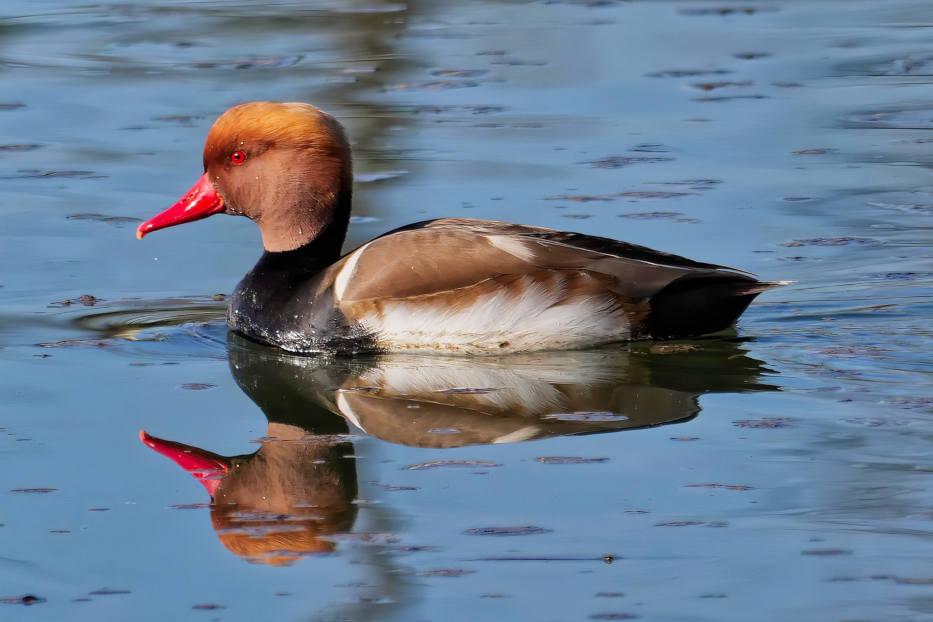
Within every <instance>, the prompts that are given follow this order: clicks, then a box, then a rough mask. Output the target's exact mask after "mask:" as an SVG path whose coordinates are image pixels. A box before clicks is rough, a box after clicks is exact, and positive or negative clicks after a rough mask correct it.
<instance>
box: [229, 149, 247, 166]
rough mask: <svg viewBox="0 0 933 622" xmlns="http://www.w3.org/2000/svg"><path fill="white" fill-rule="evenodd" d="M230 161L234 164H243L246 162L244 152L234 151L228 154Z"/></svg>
mask: <svg viewBox="0 0 933 622" xmlns="http://www.w3.org/2000/svg"><path fill="white" fill-rule="evenodd" d="M230 161H231V162H233V163H234V164H243V162H246V154H245V153H243V152H242V151H234V152H233V153H231V154H230Z"/></svg>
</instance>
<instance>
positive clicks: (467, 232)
mask: <svg viewBox="0 0 933 622" xmlns="http://www.w3.org/2000/svg"><path fill="white" fill-rule="evenodd" d="M334 269H335V270H334V272H332V274H333V275H334V276H333V278H334V280H335V292H336V294H337V299H338V300H340V301H342V302H349V301H355V300H365V299H372V298H405V297H409V296H420V295H425V294H434V293H439V292H444V291H450V290H453V289H459V288H462V287H467V286H470V285H473V284H475V283H478V282H480V281H484V280H486V279H490V278H494V277H497V276H501V275H506V274H526V273H531V272H537V271H540V270H542V269H558V270H586V271H590V272H596V273H600V274H605V275H608V276H611V277H613V280H614V283H615V287H614V288H613V290H614V291H615V292H616V293H618V294H620V295H623V296H626V297H629V298H646V297H650V296H653V295H654V294H656V293H657V292H658V291H660V290H661V289H663V288H664V287H665V286H666V285H668V284H669V283H671V282H672V281H674V280H676V279H678V278H681V277H683V276H686V275H694V276H714V275H718V274H721V275H729V276H733V277H738V278H739V279H742V278H743V276H744V275H743V274H742V273H740V272H739V271H736V270H733V269H731V268H725V267H723V266H717V265H714V264H707V263H701V262H696V261H693V260H690V259H687V258H684V257H680V256H678V255H671V254H668V253H662V252H660V251H654V250H652V249H649V248H645V247H643V246H637V245H635V244H627V243H625V242H618V241H616V240H611V239H608V238H600V237H595V236H589V235H583V234H580V233H569V232H562V231H555V230H553V229H545V228H542V227H530V226H526V225H516V224H511V223H502V222H496V221H490V220H471V219H466V218H444V219H439V220H430V221H426V222H421V223H416V224H413V225H409V226H407V227H404V228H401V229H396V230H395V231H391V232H389V233H387V234H385V235H383V236H382V237H379V238H376V239H375V240H373V241H371V242H369V243H367V244H365V245H363V246H362V247H360V248H359V249H357V250H355V251H353V252H351V253H349V254H348V255H347V256H345V257H344V258H343V259H342V260H341V261H340V262H338V264H337V265H335V266H334ZM745 278H747V279H748V280H749V281H754V279H752V278H751V277H745Z"/></svg>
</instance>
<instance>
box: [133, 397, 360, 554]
mask: <svg viewBox="0 0 933 622" xmlns="http://www.w3.org/2000/svg"><path fill="white" fill-rule="evenodd" d="M315 414H317V413H310V412H306V416H305V418H304V421H303V422H302V424H301V425H295V424H294V423H284V422H279V421H272V420H270V421H269V425H268V429H267V433H266V436H265V437H264V438H263V439H262V441H261V443H262V444H261V446H260V448H259V450H258V451H257V452H255V453H253V454H249V455H243V456H231V457H226V456H221V455H218V454H215V453H212V452H210V451H207V450H205V449H200V448H198V447H192V446H190V445H184V444H182V443H177V442H174V441H168V440H164V439H160V438H156V437H154V436H151V435H149V434H147V433H146V432H144V431H143V432H140V439H141V440H142V441H143V443H145V444H146V445H147V446H149V447H151V448H152V449H154V450H156V451H157V452H159V453H160V454H162V455H164V456H166V457H168V458H171V459H172V460H173V461H175V463H176V464H178V466H180V467H182V468H183V469H185V470H186V471H188V472H189V473H191V474H192V475H193V476H194V477H195V478H196V479H198V481H200V482H201V483H202V484H203V485H204V487H205V488H206V489H207V492H208V493H209V494H210V495H211V504H210V510H211V523H212V524H213V527H214V531H216V532H217V537H218V538H219V539H220V542H221V543H222V544H223V545H224V546H225V547H227V549H229V550H230V551H231V552H232V553H234V554H236V555H238V556H240V557H241V558H243V559H245V560H247V561H250V562H255V563H262V564H268V565H272V566H287V565H290V564H292V563H294V562H295V561H296V560H298V559H300V558H301V557H304V556H307V555H311V554H315V553H330V552H332V551H333V550H334V548H335V546H336V545H335V543H334V542H333V541H332V540H329V539H327V537H328V536H333V535H334V534H339V533H345V532H347V531H349V530H350V529H351V528H352V527H353V521H354V519H355V518H356V506H355V505H354V503H353V501H354V500H355V499H356V495H357V487H356V466H355V463H354V461H353V455H352V454H353V445H352V443H349V442H346V441H340V440H339V439H340V436H339V435H340V434H342V433H345V432H346V431H347V428H346V424H344V423H343V422H342V421H341V420H339V419H336V418H335V417H334V416H333V415H331V414H329V413H324V417H323V418H321V417H316V416H315Z"/></svg>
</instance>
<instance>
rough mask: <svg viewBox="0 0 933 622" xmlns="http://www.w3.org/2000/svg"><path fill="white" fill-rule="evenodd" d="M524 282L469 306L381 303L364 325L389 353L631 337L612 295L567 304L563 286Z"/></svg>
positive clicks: (503, 349) (494, 349)
mask: <svg viewBox="0 0 933 622" xmlns="http://www.w3.org/2000/svg"><path fill="white" fill-rule="evenodd" d="M345 269H346V268H344V270H345ZM523 280H524V283H523V285H524V287H519V288H510V289H507V288H503V289H499V290H495V291H492V292H489V293H486V294H482V295H479V296H477V297H476V299H475V300H474V301H473V304H471V305H469V306H463V305H459V306H457V305H454V306H450V305H447V304H444V303H443V302H441V301H438V302H436V303H434V304H432V303H425V302H424V301H420V302H414V303H409V302H406V301H405V300H397V301H384V302H383V304H382V312H381V313H375V312H374V313H372V314H369V315H367V316H366V317H364V318H363V319H362V324H363V326H365V327H366V328H367V329H369V330H371V331H372V332H373V333H374V334H375V336H376V339H377V342H378V343H379V346H380V347H382V348H384V349H386V350H392V351H400V350H410V349H413V348H417V349H430V350H445V351H453V352H465V353H477V354H481V353H487V354H491V353H502V354H505V353H508V352H527V351H529V350H544V349H550V350H553V349H561V348H564V349H566V348H582V347H586V346H591V345H597V344H601V343H610V342H613V341H623V340H626V339H628V338H629V336H630V330H629V322H628V318H627V317H626V315H625V312H624V311H623V310H622V309H620V308H618V307H617V306H616V304H615V301H614V300H613V297H612V296H611V295H610V294H606V295H604V296H589V297H578V298H575V299H570V300H565V299H564V292H563V289H564V288H563V287H554V288H553V289H548V288H547V287H546V286H544V285H543V284H541V283H539V282H536V281H534V280H533V279H532V278H530V277H523ZM516 291H518V292H520V293H517V294H516V293H513V292H516ZM558 303H560V304H558Z"/></svg>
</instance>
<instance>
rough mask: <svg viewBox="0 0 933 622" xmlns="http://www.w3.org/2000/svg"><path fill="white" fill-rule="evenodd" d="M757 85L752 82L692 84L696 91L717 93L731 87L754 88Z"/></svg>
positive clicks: (728, 81) (735, 81)
mask: <svg viewBox="0 0 933 622" xmlns="http://www.w3.org/2000/svg"><path fill="white" fill-rule="evenodd" d="M753 84H755V83H754V82H752V81H751V80H734V81H730V80H725V81H722V82H695V83H693V84H691V85H690V86H692V87H693V88H695V89H700V90H701V91H715V90H716V89H724V88H729V87H737V86H752V85H753Z"/></svg>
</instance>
